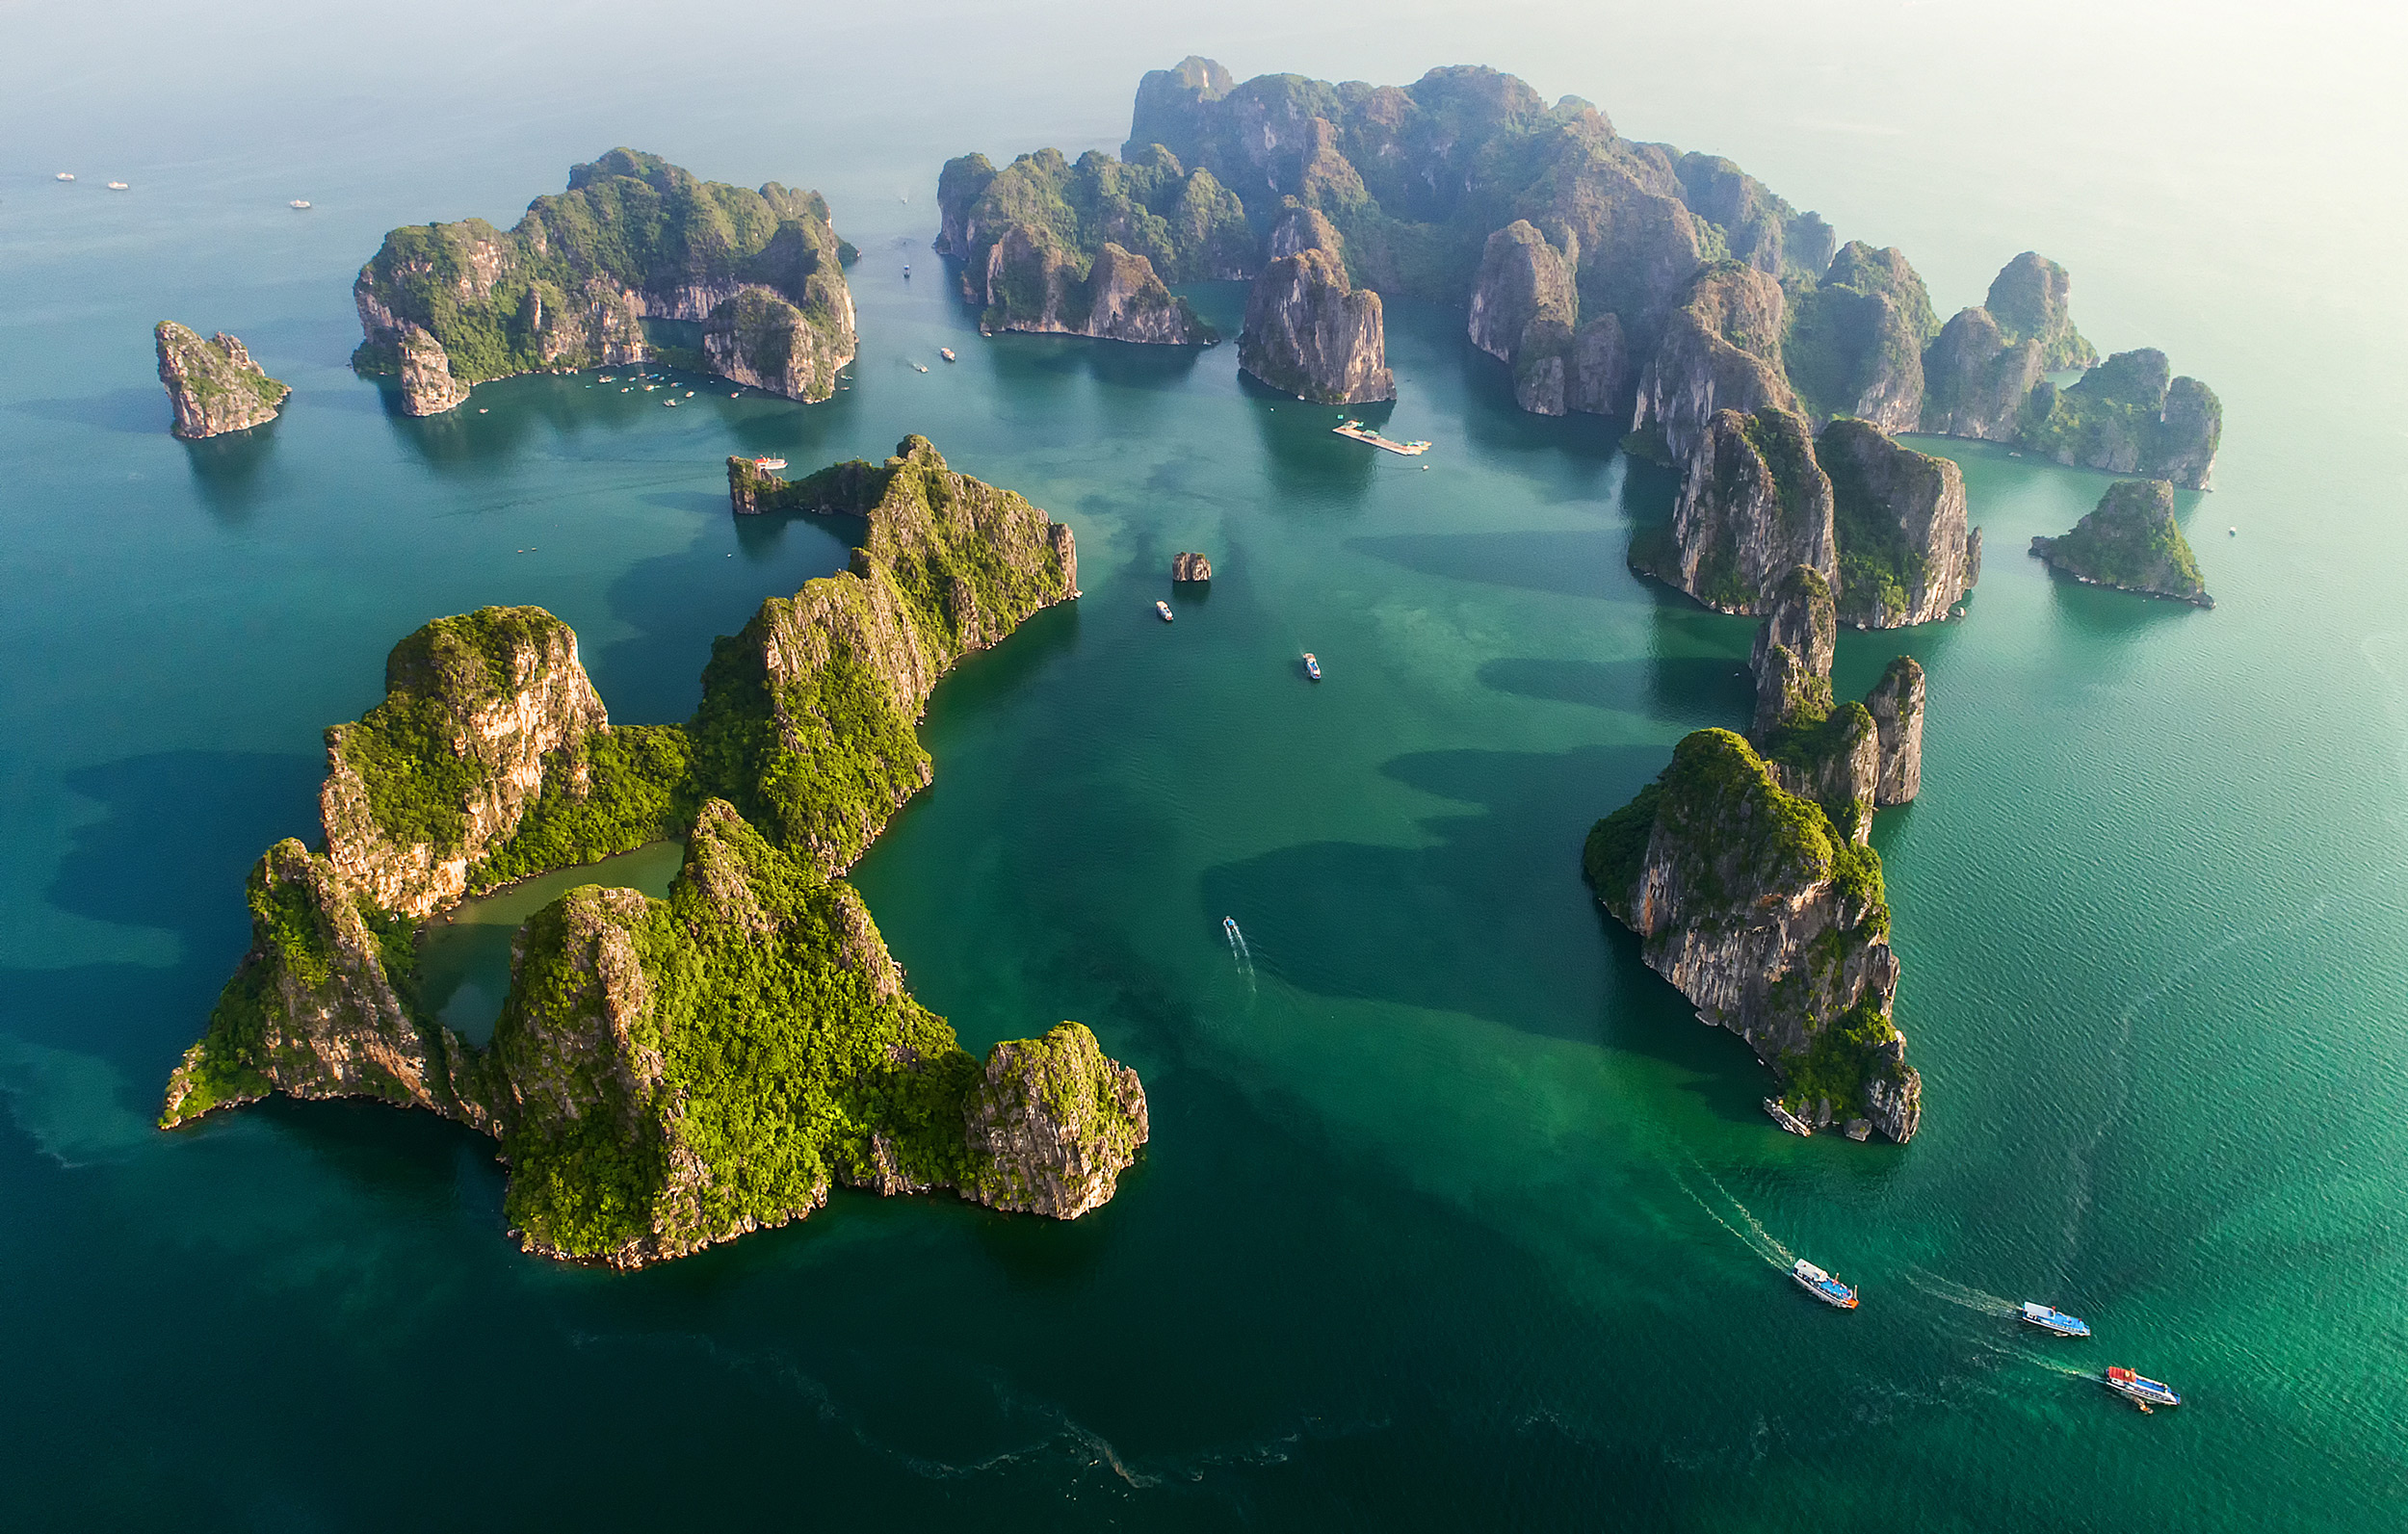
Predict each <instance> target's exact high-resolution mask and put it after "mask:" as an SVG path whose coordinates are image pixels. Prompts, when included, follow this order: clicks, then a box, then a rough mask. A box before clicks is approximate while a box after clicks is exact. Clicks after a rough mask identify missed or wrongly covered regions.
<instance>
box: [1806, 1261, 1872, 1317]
mask: <svg viewBox="0 0 2408 1534" xmlns="http://www.w3.org/2000/svg"><path fill="white" fill-rule="evenodd" d="M1790 1277H1792V1278H1793V1279H1795V1280H1797V1287H1799V1288H1802V1289H1804V1290H1805V1291H1806V1292H1807V1293H1809V1294H1811V1295H1813V1296H1814V1297H1815V1298H1817V1299H1819V1300H1820V1301H1822V1303H1823V1304H1825V1305H1829V1306H1832V1307H1835V1308H1836V1309H1839V1310H1843V1311H1852V1310H1854V1309H1856V1291H1855V1290H1854V1289H1852V1288H1849V1287H1847V1286H1846V1285H1845V1284H1843V1283H1841V1282H1840V1281H1839V1280H1838V1279H1835V1278H1833V1277H1832V1276H1831V1275H1830V1274H1828V1273H1825V1272H1824V1271H1823V1270H1822V1269H1820V1268H1819V1267H1817V1266H1815V1264H1814V1263H1812V1262H1809V1261H1806V1260H1805V1259H1804V1258H1802V1257H1801V1258H1799V1259H1798V1260H1797V1261H1796V1262H1795V1264H1793V1266H1792V1267H1791V1268H1790Z"/></svg>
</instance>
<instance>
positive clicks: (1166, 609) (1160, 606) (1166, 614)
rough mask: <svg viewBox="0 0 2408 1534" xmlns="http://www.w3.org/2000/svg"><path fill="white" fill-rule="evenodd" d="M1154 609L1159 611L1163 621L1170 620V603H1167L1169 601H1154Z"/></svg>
mask: <svg viewBox="0 0 2408 1534" xmlns="http://www.w3.org/2000/svg"><path fill="white" fill-rule="evenodd" d="M1154 611H1157V612H1159V613H1161V614H1162V615H1163V621H1164V622H1165V623H1168V622H1169V621H1170V604H1169V603H1167V602H1157V603H1155V604H1154Z"/></svg>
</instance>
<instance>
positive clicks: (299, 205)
mask: <svg viewBox="0 0 2408 1534" xmlns="http://www.w3.org/2000/svg"><path fill="white" fill-rule="evenodd" d="M285 206H286V207H288V208H291V209H293V210H294V211H296V212H299V213H306V212H308V211H309V199H308V198H307V197H295V198H294V199H293V200H292V201H290V202H288V203H286V204H285ZM602 381H603V382H605V383H608V382H610V381H611V380H610V379H608V378H605V379H603V380H602Z"/></svg>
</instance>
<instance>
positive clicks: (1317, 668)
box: [1304, 650, 1322, 682]
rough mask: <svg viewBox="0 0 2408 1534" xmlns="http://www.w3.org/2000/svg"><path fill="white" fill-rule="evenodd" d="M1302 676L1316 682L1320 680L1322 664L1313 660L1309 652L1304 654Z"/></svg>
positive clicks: (1311, 653)
mask: <svg viewBox="0 0 2408 1534" xmlns="http://www.w3.org/2000/svg"><path fill="white" fill-rule="evenodd" d="M1304 674H1305V675H1306V676H1309V677H1311V678H1312V679H1313V680H1314V681H1316V682H1319V681H1320V680H1321V679H1322V663H1320V662H1319V661H1317V660H1315V659H1314V658H1313V652H1312V651H1310V650H1307V651H1305V652H1304Z"/></svg>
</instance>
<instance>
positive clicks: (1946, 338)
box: [1922, 309, 2041, 442]
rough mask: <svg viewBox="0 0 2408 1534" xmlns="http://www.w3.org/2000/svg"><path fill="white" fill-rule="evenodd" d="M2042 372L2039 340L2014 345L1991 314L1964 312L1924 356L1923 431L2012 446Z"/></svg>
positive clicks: (1974, 310) (1984, 311)
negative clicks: (2004, 443)
mask: <svg viewBox="0 0 2408 1534" xmlns="http://www.w3.org/2000/svg"><path fill="white" fill-rule="evenodd" d="M2040 372H2041V366H2040V343H2039V342H2037V341H2016V342H2010V341H2009V340H2007V338H2006V332H2005V331H2003V330H2002V329H2001V328H2000V327H1999V323H1998V321H1997V320H1995V319H1993V318H1992V317H1991V314H1990V311H1989V310H1987V309H1960V310H1958V311H1957V314H1956V317H1955V318H1954V319H1952V320H1950V321H1949V323H1948V324H1947V325H1944V326H1942V327H1941V330H1940V335H1939V338H1938V339H1937V340H1935V341H1933V342H1932V343H1931V348H1930V350H1929V351H1926V352H1924V408H1923V423H1922V424H1923V429H1924V430H1925V431H1929V432H1933V433H1936V434H1938V435H1940V436H1950V437H1973V438H1976V439H1977V440H1979V441H1983V442H2012V441H2014V440H2015V432H2016V428H2017V423H2018V422H2019V420H2020V419H2021V416H2022V411H2023V407H2024V401H2025V400H2026V399H2027V398H2028V397H2029V396H2030V394H2031V391H2032V386H2033V385H2034V384H2036V383H2038V382H2039V381H2040Z"/></svg>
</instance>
